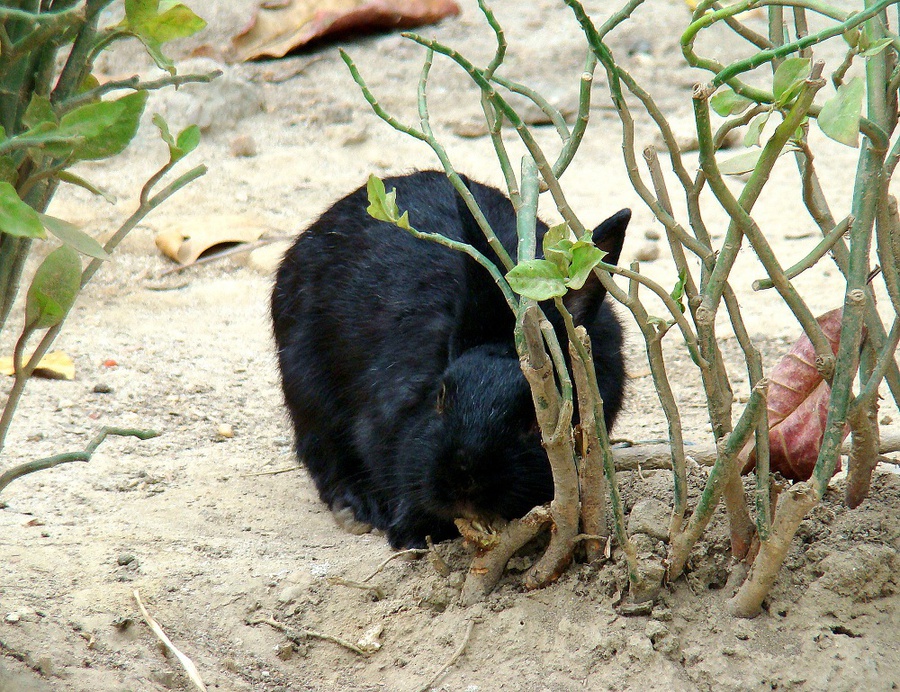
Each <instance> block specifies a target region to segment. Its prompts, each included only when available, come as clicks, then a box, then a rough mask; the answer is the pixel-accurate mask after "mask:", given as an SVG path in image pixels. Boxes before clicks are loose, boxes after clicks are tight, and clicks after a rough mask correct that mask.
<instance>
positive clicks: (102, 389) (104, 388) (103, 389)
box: [94, 382, 112, 394]
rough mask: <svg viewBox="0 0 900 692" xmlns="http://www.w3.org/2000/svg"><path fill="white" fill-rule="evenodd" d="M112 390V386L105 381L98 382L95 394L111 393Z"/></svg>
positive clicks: (95, 386)
mask: <svg viewBox="0 0 900 692" xmlns="http://www.w3.org/2000/svg"><path fill="white" fill-rule="evenodd" d="M110 392H112V387H110V386H109V385H108V384H106V383H104V382H98V383H97V384H95V385H94V394H109V393H110Z"/></svg>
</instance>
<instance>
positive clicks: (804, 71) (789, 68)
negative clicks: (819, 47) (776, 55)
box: [772, 58, 810, 106]
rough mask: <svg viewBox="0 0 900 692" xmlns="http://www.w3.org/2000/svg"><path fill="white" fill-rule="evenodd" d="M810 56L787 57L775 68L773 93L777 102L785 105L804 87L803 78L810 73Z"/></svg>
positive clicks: (779, 104)
mask: <svg viewBox="0 0 900 692" xmlns="http://www.w3.org/2000/svg"><path fill="white" fill-rule="evenodd" d="M809 66H810V59H809V58H787V59H786V60H785V61H784V62H783V63H781V64H780V65H779V66H778V69H777V70H775V78H774V81H773V84H772V93H773V94H774V95H775V103H776V104H777V105H778V106H784V105H785V104H787V103H789V102H790V101H791V99H793V98H794V97H795V96H796V95H797V93H799V90H800V89H801V88H802V87H803V80H805V79H806V77H807V76H808V75H809Z"/></svg>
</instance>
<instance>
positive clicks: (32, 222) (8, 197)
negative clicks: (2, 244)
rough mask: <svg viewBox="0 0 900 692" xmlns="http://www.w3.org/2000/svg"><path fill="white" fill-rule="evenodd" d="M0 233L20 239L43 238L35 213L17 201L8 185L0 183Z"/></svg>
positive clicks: (39, 222) (16, 196) (13, 190)
mask: <svg viewBox="0 0 900 692" xmlns="http://www.w3.org/2000/svg"><path fill="white" fill-rule="evenodd" d="M0 231H2V232H3V233H7V234H9V235H15V236H19V237H20V238H45V237H46V236H47V234H46V233H44V227H43V226H42V225H41V220H40V218H38V215H37V212H36V211H35V210H34V209H32V208H31V207H29V206H28V205H27V204H25V202H23V201H22V200H21V199H19V195H18V193H17V192H16V188H14V187H13V186H12V185H10V184H9V183H5V182H0Z"/></svg>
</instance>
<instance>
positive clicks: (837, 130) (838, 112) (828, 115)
mask: <svg viewBox="0 0 900 692" xmlns="http://www.w3.org/2000/svg"><path fill="white" fill-rule="evenodd" d="M865 95H866V83H865V81H864V80H863V78H862V77H854V78H853V79H851V80H850V81H849V82H846V83H844V84H842V85H841V86H839V87H838V90H837V93H836V94H835V95H834V96H833V97H831V98H830V99H828V100H827V101H826V102H825V103H824V105H823V106H822V110H821V111H820V112H819V117H818V118H817V122H818V123H819V128H820V129H821V130H822V132H824V133H825V134H826V135H827V136H828V137H831V139H833V140H834V141H836V142H840V143H841V144H846V145H847V146H848V147H856V146H859V117H860V115H861V114H862V105H863V98H864V97H865Z"/></svg>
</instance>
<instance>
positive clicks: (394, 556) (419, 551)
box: [362, 548, 428, 583]
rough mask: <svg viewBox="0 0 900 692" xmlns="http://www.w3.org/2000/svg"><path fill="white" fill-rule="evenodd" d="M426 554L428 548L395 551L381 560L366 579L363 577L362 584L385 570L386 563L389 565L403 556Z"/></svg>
mask: <svg viewBox="0 0 900 692" xmlns="http://www.w3.org/2000/svg"><path fill="white" fill-rule="evenodd" d="M427 552H428V548H408V549H407V550H400V551H397V552H396V553H392V554H391V555H389V556H388V557H386V558H385V559H384V560H382V561H381V564H379V565H378V567H376V568H375V571H374V572H372V574H370V575H369V576H368V577H365V578H364V579H363V580H362V583H365V582H367V581H369V580H370V579H371V578H372V577H374V576H375V575H376V574H378V573H379V572H380V571H381V570H383V569H384V568H385V565H387V563H389V562H390V561H391V560H396V559H397V558H398V557H403V556H404V555H425V554H426V553H427Z"/></svg>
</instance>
